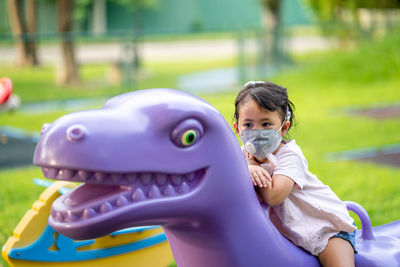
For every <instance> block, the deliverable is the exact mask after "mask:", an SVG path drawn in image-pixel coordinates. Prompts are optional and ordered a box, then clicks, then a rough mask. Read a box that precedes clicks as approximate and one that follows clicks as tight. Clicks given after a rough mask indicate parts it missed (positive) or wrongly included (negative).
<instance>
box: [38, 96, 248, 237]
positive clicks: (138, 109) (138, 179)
mask: <svg viewBox="0 0 400 267" xmlns="http://www.w3.org/2000/svg"><path fill="white" fill-rule="evenodd" d="M34 163H35V164H36V165H39V166H41V167H42V170H43V173H44V176H45V177H47V178H51V179H56V180H67V181H76V182H81V183H83V184H82V185H80V186H79V187H77V188H76V189H75V190H73V191H71V192H69V193H67V194H65V195H63V196H61V197H60V198H59V199H57V200H56V201H55V202H54V203H53V206H52V211H51V216H50V218H49V224H50V225H51V226H52V227H53V228H54V229H56V230H57V231H58V232H60V233H62V234H64V235H67V236H69V237H72V238H74V239H88V238H95V237H98V236H102V235H105V234H108V233H110V232H113V231H116V230H119V229H123V228H126V227H132V226H139V225H158V224H161V225H174V224H182V225H183V224H184V225H195V224H196V223H199V222H200V221H202V220H207V218H208V217H209V216H218V214H219V213H221V210H223V209H224V207H226V205H238V206H239V205H242V203H243V198H249V199H255V196H254V192H253V189H252V184H251V181H250V178H249V177H248V171H247V168H246V164H245V161H244V159H243V156H242V155H241V150H240V146H239V144H238V143H237V141H236V138H235V137H234V134H233V132H232V130H231V129H230V127H229V125H228V124H227V123H226V121H225V120H224V118H223V117H222V115H221V114H220V113H219V112H218V111H217V110H216V109H215V108H214V107H213V106H211V105H210V104H208V103H207V102H205V101H203V100H201V99H199V98H197V97H194V96H192V95H189V94H186V93H183V92H180V91H176V90H171V89H150V90H143V91H137V92H132V93H126V94H123V95H120V96H116V97H114V98H112V99H110V100H109V101H108V102H107V103H106V104H105V105H104V107H103V108H100V109H95V110H87V111H81V112H75V113H71V114H67V115H65V116H63V117H61V118H59V119H57V120H56V121H55V122H53V123H52V124H47V125H45V126H43V128H42V133H41V138H40V141H39V143H38V145H37V147H36V151H35V154H34ZM236 177H241V178H240V179H237V178H236Z"/></svg>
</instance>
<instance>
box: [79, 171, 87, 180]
mask: <svg viewBox="0 0 400 267" xmlns="http://www.w3.org/2000/svg"><path fill="white" fill-rule="evenodd" d="M78 176H79V178H80V180H81V181H86V180H88V179H89V177H90V173H89V172H88V171H84V170H79V171H78Z"/></svg>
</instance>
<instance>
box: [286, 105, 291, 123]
mask: <svg viewBox="0 0 400 267" xmlns="http://www.w3.org/2000/svg"><path fill="white" fill-rule="evenodd" d="M291 116H292V113H291V112H290V110H289V107H288V108H287V111H286V121H290V117H291Z"/></svg>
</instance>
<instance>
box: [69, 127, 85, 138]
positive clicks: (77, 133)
mask: <svg viewBox="0 0 400 267" xmlns="http://www.w3.org/2000/svg"><path fill="white" fill-rule="evenodd" d="M85 133H86V129H85V127H84V126H82V125H72V126H70V127H69V128H68V129H67V138H68V141H71V142H76V141H80V140H81V139H83V137H85Z"/></svg>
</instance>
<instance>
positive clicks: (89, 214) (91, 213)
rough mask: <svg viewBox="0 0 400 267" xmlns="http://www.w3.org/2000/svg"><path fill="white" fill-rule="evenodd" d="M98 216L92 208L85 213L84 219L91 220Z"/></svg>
mask: <svg viewBox="0 0 400 267" xmlns="http://www.w3.org/2000/svg"><path fill="white" fill-rule="evenodd" d="M95 215H96V211H95V210H94V209H92V208H87V209H85V210H84V211H83V214H82V218H83V219H90V218H92V217H94V216H95Z"/></svg>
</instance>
